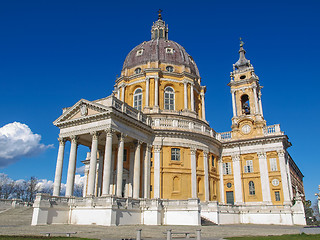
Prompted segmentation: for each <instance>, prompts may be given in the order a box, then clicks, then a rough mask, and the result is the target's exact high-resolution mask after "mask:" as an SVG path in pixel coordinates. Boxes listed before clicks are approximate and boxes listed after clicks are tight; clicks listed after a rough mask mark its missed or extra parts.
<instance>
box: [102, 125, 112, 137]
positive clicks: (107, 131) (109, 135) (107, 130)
mask: <svg viewBox="0 0 320 240" xmlns="http://www.w3.org/2000/svg"><path fill="white" fill-rule="evenodd" d="M104 131H105V133H106V135H107V137H111V136H112V134H113V133H114V130H113V129H112V128H111V127H108V128H107V129H105V130H104Z"/></svg>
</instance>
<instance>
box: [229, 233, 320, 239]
mask: <svg viewBox="0 0 320 240" xmlns="http://www.w3.org/2000/svg"><path fill="white" fill-rule="evenodd" d="M226 239H230V240H244V239H245V240H315V239H318V240H319V239H320V234H294V235H281V236H259V237H231V238H226Z"/></svg>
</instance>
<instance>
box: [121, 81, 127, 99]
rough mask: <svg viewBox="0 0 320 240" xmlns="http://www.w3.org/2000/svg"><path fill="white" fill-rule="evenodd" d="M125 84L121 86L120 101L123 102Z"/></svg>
mask: <svg viewBox="0 0 320 240" xmlns="http://www.w3.org/2000/svg"><path fill="white" fill-rule="evenodd" d="M125 89H126V85H124V84H123V85H122V87H121V101H122V102H124V93H125Z"/></svg>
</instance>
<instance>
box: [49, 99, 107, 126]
mask: <svg viewBox="0 0 320 240" xmlns="http://www.w3.org/2000/svg"><path fill="white" fill-rule="evenodd" d="M107 111H108V108H107V107H106V106H104V105H101V104H99V103H95V102H90V101H88V100H85V99H81V100H79V101H78V102H77V103H76V104H75V105H73V106H72V107H69V108H67V109H66V110H65V111H64V112H63V114H62V115H61V116H60V117H59V118H58V119H57V120H55V121H54V122H53V124H54V125H59V124H60V123H63V122H66V121H69V120H76V119H82V118H87V117H90V116H93V115H97V114H101V113H104V112H107Z"/></svg>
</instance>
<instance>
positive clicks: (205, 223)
mask: <svg viewBox="0 0 320 240" xmlns="http://www.w3.org/2000/svg"><path fill="white" fill-rule="evenodd" d="M214 225H217V224H216V223H214V222H212V221H210V220H209V219H207V218H205V217H201V226H214Z"/></svg>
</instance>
